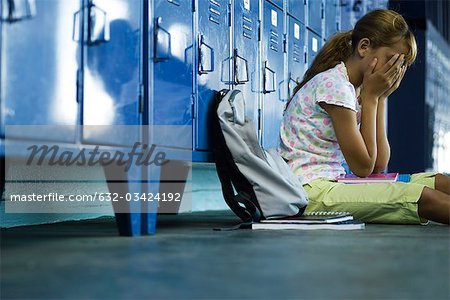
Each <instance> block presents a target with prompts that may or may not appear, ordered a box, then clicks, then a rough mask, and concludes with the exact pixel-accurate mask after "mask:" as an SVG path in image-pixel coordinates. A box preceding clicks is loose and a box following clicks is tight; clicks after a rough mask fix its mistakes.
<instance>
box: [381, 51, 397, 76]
mask: <svg viewBox="0 0 450 300" xmlns="http://www.w3.org/2000/svg"><path fill="white" fill-rule="evenodd" d="M399 56H400V55H399V54H398V53H397V54H395V55H394V56H392V57H391V59H390V60H389V61H388V62H387V63H385V64H384V66H382V67H381V68H380V73H381V74H384V73H386V72H387V71H388V70H390V69H391V67H392V66H393V65H394V64H395V62H396V61H397V59H398V57H399Z"/></svg>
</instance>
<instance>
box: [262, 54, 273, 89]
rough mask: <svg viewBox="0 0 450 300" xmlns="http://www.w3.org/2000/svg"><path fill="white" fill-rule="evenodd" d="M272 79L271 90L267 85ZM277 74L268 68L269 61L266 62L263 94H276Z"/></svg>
mask: <svg viewBox="0 0 450 300" xmlns="http://www.w3.org/2000/svg"><path fill="white" fill-rule="evenodd" d="M270 77H271V78H272V80H270V82H271V85H270V86H269V88H267V83H268V81H269V80H268V79H270ZM275 77H276V74H275V71H273V70H272V69H270V68H269V67H267V61H265V62H264V72H263V82H264V85H263V93H264V94H267V93H272V92H275V81H276V79H275Z"/></svg>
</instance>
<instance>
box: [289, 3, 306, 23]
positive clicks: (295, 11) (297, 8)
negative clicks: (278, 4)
mask: <svg viewBox="0 0 450 300" xmlns="http://www.w3.org/2000/svg"><path fill="white" fill-rule="evenodd" d="M288 14H289V15H291V16H293V17H294V18H296V19H297V20H299V21H300V22H302V23H303V24H306V21H305V20H306V19H305V14H306V0H289V2H288Z"/></svg>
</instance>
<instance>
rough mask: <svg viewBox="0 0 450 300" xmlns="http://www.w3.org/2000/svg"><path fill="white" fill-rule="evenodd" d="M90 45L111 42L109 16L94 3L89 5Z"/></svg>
mask: <svg viewBox="0 0 450 300" xmlns="http://www.w3.org/2000/svg"><path fill="white" fill-rule="evenodd" d="M88 29H89V30H88V45H89V46H93V45H98V44H102V43H107V42H109V39H110V33H109V29H110V28H109V19H108V14H107V13H106V11H104V10H103V9H101V8H99V7H98V6H96V5H95V4H93V3H92V2H91V3H90V4H89V19H88Z"/></svg>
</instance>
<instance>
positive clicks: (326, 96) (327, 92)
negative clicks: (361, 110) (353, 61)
mask: <svg viewBox="0 0 450 300" xmlns="http://www.w3.org/2000/svg"><path fill="white" fill-rule="evenodd" d="M321 75H322V76H320V78H317V79H318V81H317V88H316V93H315V98H316V102H317V103H319V102H325V103H327V104H333V105H337V106H342V107H346V108H349V109H351V110H353V111H355V112H357V111H358V109H357V99H356V93H355V89H354V87H353V86H352V84H351V83H350V82H349V81H348V80H345V79H344V78H342V76H339V75H337V74H336V75H335V74H330V73H328V74H321Z"/></svg>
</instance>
